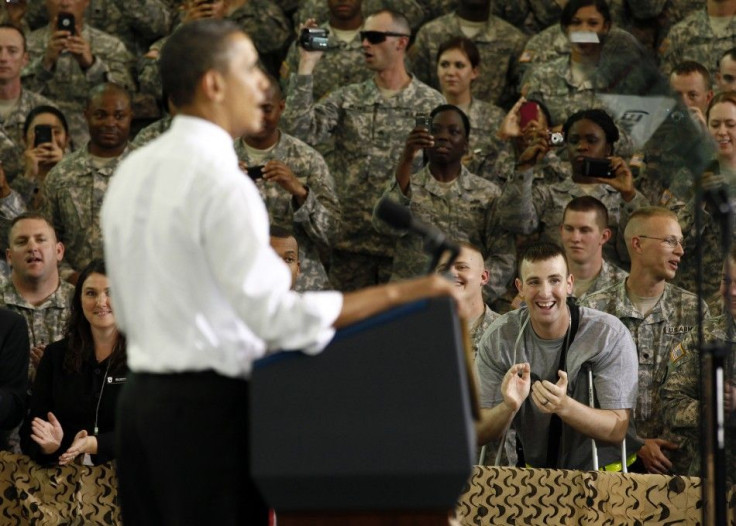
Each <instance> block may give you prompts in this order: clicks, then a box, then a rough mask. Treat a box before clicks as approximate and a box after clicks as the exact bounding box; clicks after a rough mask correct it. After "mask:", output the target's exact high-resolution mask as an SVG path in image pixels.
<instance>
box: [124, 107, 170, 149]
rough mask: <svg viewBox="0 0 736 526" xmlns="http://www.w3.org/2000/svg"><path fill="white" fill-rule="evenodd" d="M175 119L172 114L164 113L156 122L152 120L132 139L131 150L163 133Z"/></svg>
mask: <svg viewBox="0 0 736 526" xmlns="http://www.w3.org/2000/svg"><path fill="white" fill-rule="evenodd" d="M173 119H174V117H172V116H171V115H170V114H166V115H164V116H163V117H162V118H161V119H159V120H157V121H156V122H152V123H151V124H149V125H148V126H146V127H145V128H143V129H142V130H141V131H139V132H138V133H137V134H136V136H135V138H134V139H133V140H132V141H130V145H129V147H130V150H131V151H133V150H135V149H137V148H140V147H141V146H145V145H146V144H148V143H149V142H151V141H152V140H154V139H155V138H157V137H158V136H159V135H161V134H163V133H164V132H165V131H166V130H168V129H169V128H170V127H171V121H172V120H173Z"/></svg>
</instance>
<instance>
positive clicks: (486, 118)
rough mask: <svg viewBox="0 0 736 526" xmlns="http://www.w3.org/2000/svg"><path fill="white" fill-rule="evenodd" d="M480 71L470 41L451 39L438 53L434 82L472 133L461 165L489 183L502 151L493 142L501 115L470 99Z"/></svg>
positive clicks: (500, 142)
mask: <svg viewBox="0 0 736 526" xmlns="http://www.w3.org/2000/svg"><path fill="white" fill-rule="evenodd" d="M479 68H480V52H479V51H478V48H477V47H476V45H475V44H474V43H473V41H472V40H470V39H469V38H466V37H453V38H451V39H449V40H447V41H445V42H443V43H442V44H441V45H440V47H439V49H438V50H437V78H438V79H439V82H440V89H441V91H442V95H444V96H445V99H446V100H447V102H448V104H452V105H453V106H457V107H458V108H460V109H461V110H463V112H464V113H465V114H466V115H467V116H468V119H470V127H471V129H472V130H473V133H471V134H470V140H469V144H468V152H467V153H466V154H465V156H464V157H463V164H465V166H466V167H467V168H468V170H470V172H471V173H474V174H476V175H480V176H481V177H484V178H486V179H490V178H492V176H493V174H494V173H495V169H494V165H495V162H496V159H497V158H498V155H499V152H500V151H501V150H503V149H504V148H505V145H504V143H503V142H502V141H499V140H498V139H497V138H496V131H497V130H498V127H499V126H500V125H501V121H502V120H503V117H504V111H503V110H502V109H501V108H499V107H498V106H494V105H493V104H490V103H488V102H485V101H482V100H479V99H476V98H474V97H473V94H472V92H471V90H470V87H471V85H472V83H473V81H474V80H475V79H476V78H477V77H478V73H479Z"/></svg>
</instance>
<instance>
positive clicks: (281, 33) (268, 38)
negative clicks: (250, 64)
mask: <svg viewBox="0 0 736 526" xmlns="http://www.w3.org/2000/svg"><path fill="white" fill-rule="evenodd" d="M227 18H229V19H230V20H232V21H233V22H235V23H236V24H238V26H240V28H241V29H242V30H243V31H245V32H246V33H247V34H248V36H250V38H251V40H253V45H254V46H255V47H256V49H257V50H258V53H259V54H260V55H267V54H270V53H275V52H280V51H281V50H282V49H284V46H285V45H286V43H287V42H288V41H289V38H290V37H291V35H292V29H291V23H290V22H289V19H288V18H286V15H284V12H283V11H282V10H281V8H280V7H279V6H277V5H276V4H275V3H274V2H272V1H271V0H245V1H243V0H230V5H229V6H228V14H227Z"/></svg>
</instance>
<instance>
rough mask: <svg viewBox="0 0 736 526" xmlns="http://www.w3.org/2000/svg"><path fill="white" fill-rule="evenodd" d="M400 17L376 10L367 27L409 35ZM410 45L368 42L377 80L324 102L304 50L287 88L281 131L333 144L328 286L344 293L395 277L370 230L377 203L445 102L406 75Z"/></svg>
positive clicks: (312, 57) (382, 239)
mask: <svg viewBox="0 0 736 526" xmlns="http://www.w3.org/2000/svg"><path fill="white" fill-rule="evenodd" d="M402 18H403V17H400V16H395V15H394V14H392V13H389V12H385V11H383V12H379V13H376V14H375V15H374V16H371V17H368V18H367V19H366V21H365V26H364V29H365V30H366V31H374V32H386V31H390V32H393V33H399V34H402V35H408V34H409V33H408V31H409V28H408V24H407V23H406V22H405V21H403V20H402ZM378 36H379V37H380V36H382V35H381V34H380V33H379V34H378ZM371 38H373V37H371ZM408 41H409V38H408V36H389V35H386V40H384V41H382V42H378V43H376V44H372V43H370V42H369V41H368V40H367V38H366V39H364V40H363V49H364V51H365V54H366V64H367V66H368V67H369V68H370V69H371V70H373V71H374V77H373V79H371V80H368V81H366V82H363V83H360V84H350V85H348V86H345V87H343V88H340V89H338V90H335V91H333V92H332V93H330V94H329V95H328V96H327V97H325V98H324V99H322V100H321V101H319V102H316V103H315V102H314V99H313V98H312V75H311V73H312V71H313V69H314V65H315V62H316V61H317V60H319V57H320V55H321V54H320V53H319V52H306V51H304V50H303V49H300V53H301V55H302V59H301V60H300V64H299V71H298V72H297V74H296V75H292V77H291V79H290V82H289V89H288V94H287V102H286V110H285V111H284V115H283V119H282V128H283V129H284V130H285V131H288V132H289V133H291V134H293V135H295V136H296V137H298V138H300V139H302V140H304V141H305V142H307V143H309V144H311V145H312V146H315V145H316V144H319V143H320V142H323V141H325V140H327V139H329V138H334V141H335V148H336V150H335V155H334V156H333V158H332V159H328V165H329V167H330V173H332V175H333V177H335V184H336V187H337V195H338V199H339V201H340V207H341V210H342V216H341V224H342V234H341V236H340V239H339V240H338V242H337V244H336V246H335V249H334V250H333V256H332V263H331V269H330V280H331V281H332V283H333V285H335V286H336V287H338V288H339V289H341V290H352V289H357V288H361V287H363V286H367V285H371V284H375V283H377V282H381V281H387V280H388V278H389V277H390V273H391V263H392V262H391V258H392V256H393V240H392V239H391V238H390V237H388V236H385V235H381V234H378V233H377V232H376V231H375V230H374V229H373V227H372V225H371V215H372V213H373V205H374V204H375V202H376V201H377V200H378V198H379V197H380V196H381V194H382V192H383V190H384V189H385V187H386V183H387V182H388V181H389V180H391V178H393V170H394V167H395V165H396V162H397V161H398V159H399V156H400V154H401V150H402V147H403V141H404V139H405V138H406V135H407V134H408V133H409V131H410V130H411V129H412V128H413V127H414V125H415V122H416V117H415V116H416V114H418V113H425V114H426V113H429V112H430V111H431V110H432V108H434V107H435V106H437V105H438V104H441V103H442V102H443V97H442V95H440V94H439V93H438V92H437V91H435V90H433V89H431V88H430V87H429V86H427V85H425V84H423V83H422V82H420V81H419V80H417V79H416V77H411V76H410V75H409V74H408V73H407V72H406V70H405V69H404V55H405V49H406V46H407V44H408ZM384 92H386V95H384V94H383V93H384Z"/></svg>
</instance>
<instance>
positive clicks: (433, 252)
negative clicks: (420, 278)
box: [424, 231, 460, 274]
mask: <svg viewBox="0 0 736 526" xmlns="http://www.w3.org/2000/svg"><path fill="white" fill-rule="evenodd" d="M424 251H425V252H426V253H427V254H429V255H430V256H432V260H431V261H430V262H429V266H428V267H427V272H426V274H433V273H434V271H435V269H436V268H437V265H439V264H440V262H441V261H442V258H443V256H445V254H447V255H448V259H446V260H445V261H444V262H445V264H446V265H447V267H448V268H449V267H450V266H452V264H453V263H454V262H455V260H456V259H457V257H458V255H460V247H459V246H458V245H456V244H454V243H448V242H447V240H446V238H445V236H444V235H441V233H440V232H439V231H438V235H434V236H429V235H428V236H425V237H424Z"/></svg>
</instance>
